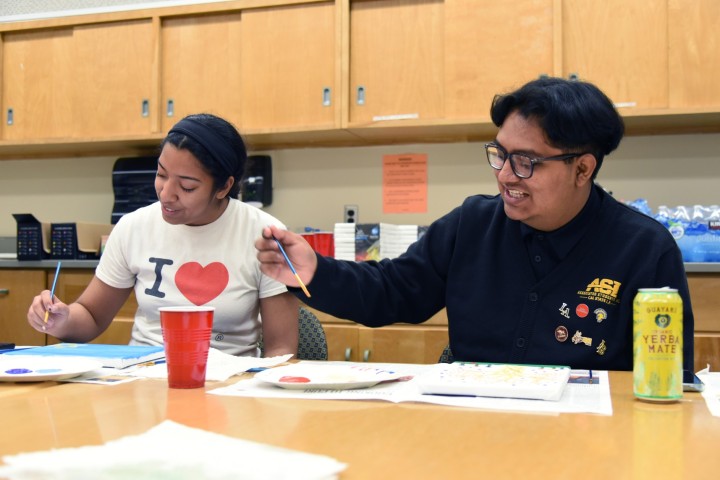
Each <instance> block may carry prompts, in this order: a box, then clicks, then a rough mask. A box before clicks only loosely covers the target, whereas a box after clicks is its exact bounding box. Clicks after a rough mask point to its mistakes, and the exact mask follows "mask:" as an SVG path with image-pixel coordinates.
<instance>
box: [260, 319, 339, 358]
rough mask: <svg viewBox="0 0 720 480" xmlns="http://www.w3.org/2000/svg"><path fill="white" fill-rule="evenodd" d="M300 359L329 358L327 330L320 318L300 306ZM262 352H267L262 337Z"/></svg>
mask: <svg viewBox="0 0 720 480" xmlns="http://www.w3.org/2000/svg"><path fill="white" fill-rule="evenodd" d="M298 329H299V332H298V333H299V336H298V352H297V355H295V358H296V359H298V360H327V359H328V348H327V339H326V338H325V330H323V327H322V324H321V323H320V320H318V318H317V317H316V316H315V315H314V314H313V313H312V312H311V311H309V310H307V309H305V308H303V307H300V308H299V311H298ZM259 347H260V352H261V354H262V355H264V354H265V352H264V348H263V341H262V337H261V338H260V342H259Z"/></svg>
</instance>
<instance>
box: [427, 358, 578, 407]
mask: <svg viewBox="0 0 720 480" xmlns="http://www.w3.org/2000/svg"><path fill="white" fill-rule="evenodd" d="M569 378H570V367H565V366H555V365H516V364H502V363H462V362H457V363H452V364H444V363H441V364H438V365H434V366H433V367H432V368H431V369H430V370H428V371H427V372H426V373H423V374H422V375H419V376H417V377H415V383H416V384H417V385H418V388H419V389H420V391H421V392H422V393H424V394H434V395H467V396H476V397H505V398H525V399H533V400H552V401H557V400H560V397H561V396H562V393H563V390H564V389H565V385H567V383H568V379H569Z"/></svg>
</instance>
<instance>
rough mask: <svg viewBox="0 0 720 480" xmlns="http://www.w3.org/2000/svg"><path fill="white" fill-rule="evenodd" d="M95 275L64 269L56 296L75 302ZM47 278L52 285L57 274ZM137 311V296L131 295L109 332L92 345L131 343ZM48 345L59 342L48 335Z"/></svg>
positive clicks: (50, 274) (59, 279) (49, 274)
mask: <svg viewBox="0 0 720 480" xmlns="http://www.w3.org/2000/svg"><path fill="white" fill-rule="evenodd" d="M93 275H94V273H93V271H92V270H85V269H68V268H66V269H64V270H63V271H62V272H61V274H60V277H59V278H58V282H57V285H56V287H55V295H56V296H57V297H58V298H60V299H62V301H63V302H64V303H67V304H70V303H72V302H74V301H75V300H77V299H78V298H79V297H80V295H81V294H82V293H83V291H85V287H87V286H88V284H89V283H90V280H92V278H93ZM47 276H48V279H47V280H48V285H52V281H53V278H54V276H55V272H48V273H47ZM38 291H39V290H38ZM136 310H137V302H136V301H135V295H134V294H132V293H131V294H130V298H128V300H127V301H126V302H125V304H124V305H123V306H122V308H121V309H120V311H119V312H118V314H117V315H116V317H115V319H114V320H113V321H112V323H111V324H110V326H109V327H108V328H107V330H105V332H103V333H102V334H101V335H100V336H99V337H97V338H96V339H95V340H93V341H92V342H90V343H110V344H119V345H124V344H127V343H128V342H130V332H131V331H132V326H133V322H134V319H135V311H136ZM47 343H48V344H51V343H59V340H58V339H56V338H54V337H52V336H50V335H48V341H47Z"/></svg>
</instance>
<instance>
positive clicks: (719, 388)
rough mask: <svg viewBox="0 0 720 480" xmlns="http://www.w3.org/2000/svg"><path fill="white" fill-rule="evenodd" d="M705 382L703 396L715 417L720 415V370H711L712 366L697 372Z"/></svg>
mask: <svg viewBox="0 0 720 480" xmlns="http://www.w3.org/2000/svg"><path fill="white" fill-rule="evenodd" d="M697 376H698V378H700V380H702V382H703V383H704V384H705V390H703V392H702V396H703V398H704V399H705V404H706V405H707V407H708V410H710V413H711V414H712V416H713V417H720V372H710V367H708V368H705V369H703V370H700V371H699V372H697Z"/></svg>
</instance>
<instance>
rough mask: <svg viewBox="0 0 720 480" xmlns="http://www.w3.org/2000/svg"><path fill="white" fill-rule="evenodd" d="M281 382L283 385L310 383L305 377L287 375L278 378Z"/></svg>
mask: <svg viewBox="0 0 720 480" xmlns="http://www.w3.org/2000/svg"><path fill="white" fill-rule="evenodd" d="M280 381H281V382H285V383H310V379H309V378H306V377H292V376H289V375H286V376H284V377H280Z"/></svg>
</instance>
